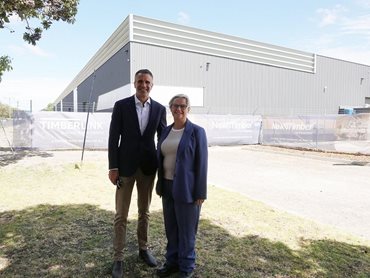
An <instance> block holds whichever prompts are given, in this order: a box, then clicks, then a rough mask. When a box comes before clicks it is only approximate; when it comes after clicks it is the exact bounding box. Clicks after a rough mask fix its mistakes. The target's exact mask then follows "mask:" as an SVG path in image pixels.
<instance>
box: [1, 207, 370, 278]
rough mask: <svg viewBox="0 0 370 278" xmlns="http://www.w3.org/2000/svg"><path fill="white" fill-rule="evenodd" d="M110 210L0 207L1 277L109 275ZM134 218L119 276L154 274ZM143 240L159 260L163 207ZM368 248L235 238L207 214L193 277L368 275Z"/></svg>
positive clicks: (369, 266)
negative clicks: (2, 209)
mask: <svg viewBox="0 0 370 278" xmlns="http://www.w3.org/2000/svg"><path fill="white" fill-rule="evenodd" d="M112 222H113V213H112V212H109V211H105V210H102V209H99V208H97V207H95V206H91V205H68V206H51V205H40V206H36V207H32V208H29V209H25V210H22V211H8V212H2V213H0V276H1V277H110V272H111V263H112ZM136 224H137V222H136V220H132V221H131V222H130V223H129V224H128V234H127V243H128V245H127V248H126V251H125V265H124V267H125V277H154V269H152V268H148V267H146V266H145V265H144V264H143V263H142V262H141V261H140V260H139V259H138V252H137V251H138V250H137V243H136ZM150 237H151V239H150V244H151V249H152V251H153V254H154V255H155V256H156V257H157V258H158V259H159V260H160V261H161V262H163V260H164V259H163V254H164V251H165V246H166V240H165V236H164V231H163V220H162V213H161V212H160V211H158V212H155V213H152V215H151V226H150ZM369 252H370V248H368V247H365V246H356V245H350V244H346V243H342V242H335V241H330V240H319V241H302V248H301V249H300V250H298V251H295V250H291V249H290V248H288V247H287V246H286V245H284V244H283V243H281V242H272V241H270V240H268V239H265V238H260V237H258V236H246V237H243V238H237V237H234V236H232V235H230V234H229V233H228V232H227V231H225V230H224V229H222V228H220V227H218V226H216V225H214V224H212V223H211V222H210V221H208V220H201V222H200V226H199V233H198V237H197V256H198V258H197V266H198V268H197V269H196V271H195V277H369V276H368V274H369V273H370V254H369Z"/></svg>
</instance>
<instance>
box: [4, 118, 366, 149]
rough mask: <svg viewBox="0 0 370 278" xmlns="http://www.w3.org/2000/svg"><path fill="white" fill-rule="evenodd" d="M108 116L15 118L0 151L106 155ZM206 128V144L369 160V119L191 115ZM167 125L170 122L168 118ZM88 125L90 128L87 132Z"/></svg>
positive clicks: (6, 121) (6, 122)
mask: <svg viewBox="0 0 370 278" xmlns="http://www.w3.org/2000/svg"><path fill="white" fill-rule="evenodd" d="M110 119H111V113H90V114H89V115H87V113H76V112H37V113H21V112H19V113H17V114H16V115H15V117H14V118H13V119H2V120H1V126H0V128H1V130H0V148H9V147H11V148H14V149H17V148H31V149H38V150H66V149H82V147H83V144H84V141H85V148H86V149H92V150H104V149H107V146H108V133H109V124H110ZM189 119H190V120H191V121H193V122H194V123H196V124H198V125H200V126H202V127H204V128H205V130H206V133H207V138H208V144H209V145H210V146H214V145H246V144H263V145H275V146H285V147H291V148H304V149H315V150H322V151H333V152H345V153H359V154H370V114H368V113H366V114H365V113H364V114H355V115H317V116H316V115H310V116H280V117H276V116H260V115H254V116H252V115H209V114H190V115H189ZM167 120H168V123H172V116H171V115H169V114H168V117H167ZM86 122H88V125H87V129H86Z"/></svg>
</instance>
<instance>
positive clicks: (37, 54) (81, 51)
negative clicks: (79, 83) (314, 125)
mask: <svg viewBox="0 0 370 278" xmlns="http://www.w3.org/2000/svg"><path fill="white" fill-rule="evenodd" d="M130 13H131V14H136V15H140V16H145V17H150V18H155V19H159V20H163V21H168V22H172V23H178V24H183V25H187V26H190V27H195V28H200V29H205V30H208V31H213V32H218V33H224V34H229V35H235V36H238V37H242V38H246V39H250V40H256V41H260V42H265V43H270V44H275V45H279V46H285V47H289V48H294V49H298V50H303V51H308V52H313V53H317V54H319V55H324V56H329V57H334V58H339V59H343V60H349V61H353V62H358V63H361V64H367V65H370V0H352V1H349V0H347V1H332V0H320V1H318V0H317V1H314V0H301V1H297V0H279V1H277V0H259V1H254V0H253V1H252V0H251V1H249V0H228V1H215V0H157V1H153V0H135V1H134V0H107V1H101V0H81V1H80V5H79V8H78V14H77V18H76V22H75V24H73V25H71V24H66V23H59V22H57V23H54V24H53V26H52V27H51V29H50V30H48V31H45V32H44V35H43V38H42V39H41V41H40V42H39V43H38V44H37V46H31V45H28V44H26V43H25V42H24V41H23V40H22V34H23V31H24V29H23V28H24V24H23V23H22V22H20V21H19V20H17V19H16V18H13V20H12V22H11V25H10V27H11V28H12V29H14V30H15V31H16V32H15V33H12V34H10V33H9V31H8V30H7V29H0V55H4V54H7V55H9V56H11V57H12V59H13V62H12V65H13V68H14V69H13V71H11V72H6V73H5V74H4V75H3V81H2V82H1V83H0V102H3V103H6V104H10V105H11V106H13V107H19V108H21V109H28V108H29V103H30V100H32V103H33V110H34V111H38V110H41V109H42V108H44V107H46V105H47V104H48V103H51V102H53V101H54V100H55V99H56V98H57V97H58V95H59V94H61V93H62V91H63V90H64V89H65V87H66V86H67V85H68V84H69V83H70V82H71V81H72V79H73V78H74V77H75V76H76V74H78V72H79V71H80V70H81V69H82V68H83V67H84V66H85V64H86V63H87V62H88V61H89V59H90V58H91V57H92V56H93V55H94V54H95V53H96V51H97V50H98V49H99V48H100V47H101V46H102V45H103V43H104V42H105V41H106V40H107V39H108V37H109V36H110V35H111V34H112V33H113V32H114V31H115V30H116V28H117V27H118V26H119V24H120V23H121V22H122V21H123V20H124V19H125V18H126V17H127V16H128V14H130Z"/></svg>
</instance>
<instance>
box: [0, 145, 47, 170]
mask: <svg viewBox="0 0 370 278" xmlns="http://www.w3.org/2000/svg"><path fill="white" fill-rule="evenodd" d="M0 154H1V155H0V167H4V166H7V165H10V164H13V163H16V162H18V161H19V160H22V159H24V158H26V157H32V156H39V157H50V156H53V155H52V154H50V153H48V152H43V151H38V150H32V149H15V150H14V152H13V151H12V150H11V149H10V148H0Z"/></svg>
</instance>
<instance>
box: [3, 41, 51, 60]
mask: <svg viewBox="0 0 370 278" xmlns="http://www.w3.org/2000/svg"><path fill="white" fill-rule="evenodd" d="M8 49H9V52H11V54H12V55H19V56H24V55H33V56H37V57H52V56H53V54H51V53H50V52H47V51H45V50H43V49H42V48H41V47H39V46H37V45H35V46H34V45H30V44H22V45H16V44H10V45H8Z"/></svg>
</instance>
